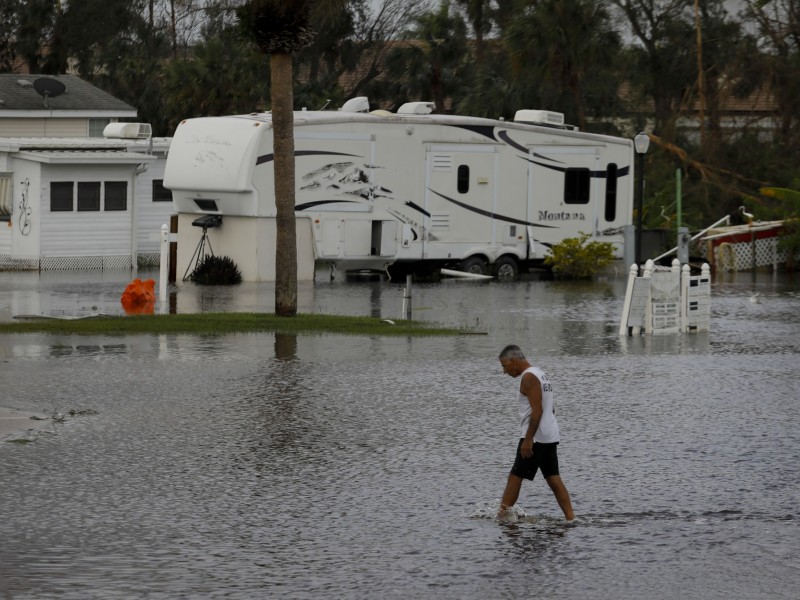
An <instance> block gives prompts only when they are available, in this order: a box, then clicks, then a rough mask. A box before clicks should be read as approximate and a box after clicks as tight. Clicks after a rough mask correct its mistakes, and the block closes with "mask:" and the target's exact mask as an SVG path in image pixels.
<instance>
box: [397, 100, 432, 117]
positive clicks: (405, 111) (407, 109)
mask: <svg viewBox="0 0 800 600" xmlns="http://www.w3.org/2000/svg"><path fill="white" fill-rule="evenodd" d="M434 110H436V105H435V104H434V103H433V102H406V103H405V104H403V105H402V106H401V107H400V108H398V109H397V114H398V115H429V114H431V113H432V112H433V111H434Z"/></svg>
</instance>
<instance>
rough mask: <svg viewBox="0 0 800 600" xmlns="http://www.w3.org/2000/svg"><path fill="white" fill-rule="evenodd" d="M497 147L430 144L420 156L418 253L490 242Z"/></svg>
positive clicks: (434, 254) (445, 253)
mask: <svg viewBox="0 0 800 600" xmlns="http://www.w3.org/2000/svg"><path fill="white" fill-rule="evenodd" d="M498 157H499V154H498V153H497V147H496V146H492V145H489V144H441V145H433V144H432V145H430V146H428V148H427V152H426V158H425V167H426V172H425V180H426V181H425V184H426V185H425V188H426V189H425V211H426V213H427V214H426V216H425V217H424V224H425V225H424V232H423V236H422V240H423V255H422V257H423V258H444V257H450V256H449V255H450V254H453V256H454V257H455V254H457V253H458V252H460V251H461V250H462V249H467V248H470V247H474V246H476V245H486V244H488V243H491V242H494V241H495V240H494V239H493V238H494V227H493V219H492V214H493V213H494V211H495V208H496V204H497V197H496V189H497V188H496V181H497V176H496V175H497V169H498Z"/></svg>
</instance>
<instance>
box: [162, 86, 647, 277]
mask: <svg viewBox="0 0 800 600" xmlns="http://www.w3.org/2000/svg"><path fill="white" fill-rule="evenodd" d="M351 106H353V103H351V102H348V104H346V105H345V106H344V107H343V108H342V110H339V111H299V112H296V113H295V116H294V136H295V158H296V163H295V164H296V167H295V176H296V206H295V215H296V219H297V221H296V222H297V238H298V267H299V272H298V277H299V278H301V279H310V278H313V275H314V268H315V265H316V266H317V267H319V266H320V265H327V264H330V265H331V268H335V269H338V270H340V271H360V270H378V271H386V270H387V269H391V272H393V273H394V272H425V271H431V270H433V269H436V268H443V267H448V268H455V269H460V270H465V271H470V272H473V273H493V274H495V275H497V276H498V277H500V278H503V279H513V278H515V277H516V276H517V275H518V274H519V272H520V270H524V269H527V268H529V267H531V266H532V265H537V264H540V263H541V262H542V261H543V259H544V258H545V256H546V254H547V252H548V249H549V248H550V247H551V246H552V245H553V244H556V243H558V242H560V241H561V240H563V239H565V238H568V237H575V236H577V235H579V234H580V233H581V232H585V233H588V234H590V235H591V236H592V237H593V238H594V239H597V240H600V241H608V242H610V243H612V244H613V245H614V247H615V249H616V252H617V255H618V256H619V257H621V256H622V241H623V238H622V227H623V226H624V225H627V224H630V222H631V217H632V196H633V185H632V179H633V166H632V165H633V144H632V142H631V140H628V139H623V138H616V137H611V136H604V135H597V134H589V133H583V132H580V131H577V130H575V129H574V128H572V127H569V126H565V125H564V124H563V116H562V115H560V114H558V113H552V112H547V111H532V110H520V111H518V112H517V115H516V118H515V119H514V121H513V122H509V121H503V120H491V119H483V118H475V117H462V116H450V115H438V114H431V111H432V105H430V103H419V102H416V103H409V104H407V105H404V106H403V107H401V109H400V110H399V111H398V112H397V113H388V112H386V111H374V112H372V113H369V112H365V111H364V110H363V107H364V106H365V99H363V100H362V101H361V102H356V103H355V108H354V109H351V108H350V107H351ZM273 164H274V163H273V148H272V122H271V116H270V114H269V113H266V114H250V115H241V116H229V117H208V118H197V119H187V120H185V121H183V122H182V123H181V124H180V125H179V126H178V128H177V130H176V132H175V135H174V138H173V141H172V145H171V149H170V153H169V156H168V159H167V164H166V170H165V175H164V185H165V186H166V187H167V188H169V189H171V190H172V193H173V200H174V204H175V208H176V210H177V212H178V214H179V220H178V223H179V225H178V265H177V267H178V269H179V270H180V271H181V272H183V270H185V269H188V268H189V267H191V264H190V263H191V260H192V258H193V257H194V256H196V253H195V250H196V249H197V246H198V244H199V243H200V240H205V239H206V238H207V240H208V242H209V243H210V244H211V246H212V248H213V250H214V251H215V253H217V254H224V255H226V256H229V257H231V258H232V259H233V260H234V261H235V262H236V263H237V264H238V265H239V267H240V270H241V271H242V274H243V276H244V277H245V279H250V280H269V279H273V278H274V262H275V259H274V252H275V200H274V191H273V190H274V186H273V182H274V178H273V176H274V173H273ZM203 215H217V216H218V217H217V218H215V219H214V221H213V224H214V225H218V226H214V227H213V228H212V229H211V230H210V231H209V229H208V228H207V227H206V226H205V225H207V224H209V223H211V221H208V220H202V219H199V218H200V217H202V216H203ZM193 224H194V225H197V227H192V225H193ZM201 226H202V233H201V232H200V229H199V227H201Z"/></svg>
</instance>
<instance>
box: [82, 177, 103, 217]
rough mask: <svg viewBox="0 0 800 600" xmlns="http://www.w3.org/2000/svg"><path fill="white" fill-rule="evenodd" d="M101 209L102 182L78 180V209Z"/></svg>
mask: <svg viewBox="0 0 800 600" xmlns="http://www.w3.org/2000/svg"><path fill="white" fill-rule="evenodd" d="M84 210H100V182H99V181H79V182H78V211H84Z"/></svg>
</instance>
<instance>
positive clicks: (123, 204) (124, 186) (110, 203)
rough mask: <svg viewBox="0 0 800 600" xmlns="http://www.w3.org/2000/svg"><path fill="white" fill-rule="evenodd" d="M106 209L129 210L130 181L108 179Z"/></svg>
mask: <svg viewBox="0 0 800 600" xmlns="http://www.w3.org/2000/svg"><path fill="white" fill-rule="evenodd" d="M105 188H106V197H105V202H104V204H103V206H104V208H105V210H128V182H127V181H106V183H105Z"/></svg>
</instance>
